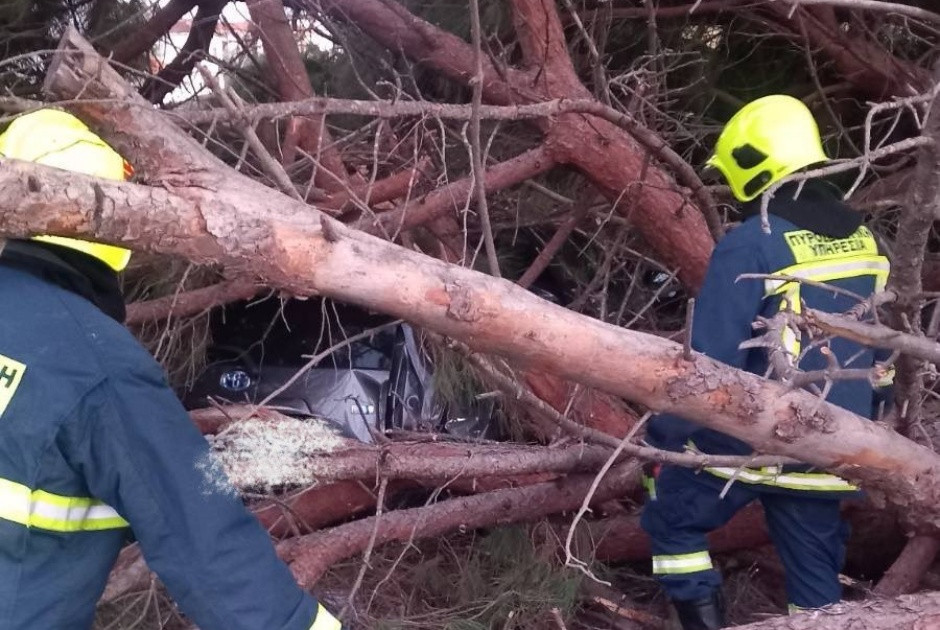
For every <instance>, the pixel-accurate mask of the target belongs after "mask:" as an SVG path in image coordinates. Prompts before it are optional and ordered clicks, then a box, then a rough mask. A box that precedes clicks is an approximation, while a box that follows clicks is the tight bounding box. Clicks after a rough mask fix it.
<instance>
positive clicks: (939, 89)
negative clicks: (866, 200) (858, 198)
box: [845, 83, 940, 199]
mask: <svg viewBox="0 0 940 630" xmlns="http://www.w3.org/2000/svg"><path fill="white" fill-rule="evenodd" d="M938 93H940V83H938V84H937V85H935V86H934V88H933V89H932V90H930V91H929V92H926V93H924V94H917V95H915V96H908V97H906V98H898V99H895V100H893V101H891V102H889V103H878V104H876V105H874V106H872V107H871V109H869V110H868V113H867V114H866V115H865V125H864V129H865V148H864V154H863V155H862V158H863V160H862V168H861V169H859V173H858V177H856V178H855V182H854V183H853V184H852V186H851V187H850V188H849V190H848V192H847V193H845V198H846V199H848V198H850V197H851V196H852V194H853V193H854V192H855V191H856V190H857V189H858V187H859V186H860V185H861V183H862V180H863V179H864V178H865V174H866V173H867V172H868V167H869V165H870V164H871V158H870V157H869V155H870V152H871V129H872V122H873V120H874V118H875V114H877V113H879V112H883V111H887V110H889V109H898V108H902V107H910V106H912V105H914V104H915V103H923V102H929V101H931V100H933V99H934V98H936V96H937V94H938Z"/></svg>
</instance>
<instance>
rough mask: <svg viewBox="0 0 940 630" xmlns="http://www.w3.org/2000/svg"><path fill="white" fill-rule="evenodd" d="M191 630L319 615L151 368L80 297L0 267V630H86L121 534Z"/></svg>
mask: <svg viewBox="0 0 940 630" xmlns="http://www.w3.org/2000/svg"><path fill="white" fill-rule="evenodd" d="M128 525H129V527H130V529H132V530H133V534H134V536H136V538H137V540H138V541H139V542H140V545H141V547H142V550H143V553H144V556H145V558H146V560H147V563H148V565H149V566H150V567H151V568H152V569H153V570H154V571H156V572H157V574H158V575H159V576H160V578H161V580H162V581H163V582H164V583H165V584H166V586H167V588H168V589H169V591H170V593H171V594H172V596H173V598H174V599H175V600H176V602H177V603H178V604H179V605H180V607H181V608H182V610H183V611H184V612H185V613H186V614H187V615H189V616H190V617H191V618H192V619H193V620H194V621H195V622H196V623H197V624H198V625H199V627H201V628H203V630H238V629H241V630H260V629H262V628H263V629H265V630H268V629H272V630H273V629H283V630H307V629H308V628H310V627H311V624H312V623H313V621H314V618H315V616H316V614H317V603H316V602H315V600H313V599H312V598H311V597H310V596H309V595H307V594H306V593H305V592H303V591H302V590H301V589H300V588H299V587H298V586H297V584H296V583H295V582H294V580H293V578H292V576H291V574H290V572H289V570H288V569H287V567H286V566H285V565H284V564H283V563H282V562H281V561H280V560H279V559H278V558H277V556H276V555H275V553H274V550H273V548H272V545H271V542H270V539H269V538H268V536H267V534H266V533H265V531H264V530H263V529H262V527H261V526H260V524H259V523H258V522H257V520H255V518H254V517H253V516H252V515H251V514H250V513H249V512H248V511H247V510H246V509H245V507H244V506H243V505H242V502H241V500H240V498H239V496H238V494H237V493H236V492H235V491H234V489H232V488H231V486H230V485H228V483H227V481H226V480H225V479H224V476H222V475H221V471H220V470H219V469H218V466H216V465H214V464H213V462H212V460H211V459H210V458H209V449H208V444H207V443H206V441H205V439H204V438H203V437H202V436H201V435H200V434H199V432H198V431H197V430H196V428H195V427H194V426H193V424H192V423H191V421H190V420H189V417H188V415H187V413H186V412H185V411H184V409H183V408H182V406H181V405H180V403H179V402H178V400H177V399H176V397H175V396H174V394H173V392H172V391H171V390H170V389H169V388H168V387H167V384H166V383H165V381H164V376H163V373H162V370H161V369H160V367H159V366H158V365H157V364H156V362H155V361H154V360H153V358H152V357H151V356H150V355H149V354H148V353H147V352H146V351H145V350H144V349H143V348H142V347H141V346H140V345H139V344H138V343H137V341H136V340H135V339H134V338H133V337H132V336H131V335H130V333H129V332H128V331H127V330H126V329H125V328H124V327H123V326H122V325H120V324H119V323H118V322H116V321H114V320H113V319H111V318H109V317H108V316H107V315H105V314H104V313H103V312H102V311H100V310H99V309H98V308H97V307H96V306H94V305H93V304H92V303H91V302H89V301H88V300H86V299H85V298H83V297H80V296H79V295H77V294H75V293H73V292H71V291H67V290H65V289H63V288H60V287H58V286H56V285H53V284H51V283H49V282H45V281H43V280H41V279H39V278H38V277H36V276H35V275H32V274H30V273H27V272H25V271H22V270H19V269H15V268H11V267H8V266H3V265H0V630H14V629H15V630H38V629H42V630H62V629H75V628H89V627H91V624H92V620H93V615H94V610H95V604H96V602H97V600H98V598H99V597H100V595H101V593H102V591H103V589H104V586H105V582H106V579H107V577H108V573H109V570H110V569H111V566H112V564H113V562H114V560H115V558H116V556H117V553H118V551H119V550H120V548H121V546H122V544H124V542H125V541H126V540H127V539H128V535H129V533H130V529H129V528H128Z"/></svg>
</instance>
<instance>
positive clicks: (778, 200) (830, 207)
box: [741, 179, 863, 238]
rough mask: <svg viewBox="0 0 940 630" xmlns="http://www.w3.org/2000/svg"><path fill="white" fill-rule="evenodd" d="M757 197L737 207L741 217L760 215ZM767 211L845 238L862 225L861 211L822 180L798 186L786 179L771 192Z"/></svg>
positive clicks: (821, 232)
mask: <svg viewBox="0 0 940 630" xmlns="http://www.w3.org/2000/svg"><path fill="white" fill-rule="evenodd" d="M760 199H761V198H760V197H758V198H757V199H754V200H753V201H749V202H747V203H746V204H744V205H743V206H742V208H741V211H742V213H743V214H744V218H745V219H747V218H750V217H752V216H755V215H758V214H760V203H761V202H760ZM767 211H768V212H770V213H771V214H775V215H776V216H778V217H780V218H781V219H786V220H787V221H789V222H790V223H792V224H793V225H795V226H797V227H799V228H802V229H804V230H809V231H810V232H815V233H816V234H821V235H823V236H828V237H831V238H847V237H849V236H851V235H852V234H854V233H855V231H856V230H857V229H858V228H859V226H860V225H861V224H862V218H863V217H862V213H860V212H857V211H855V210H853V209H852V208H851V207H849V206H848V205H847V204H846V203H844V202H843V201H842V194H841V192H840V190H839V188H838V187H837V186H836V185H835V184H833V183H832V182H829V181H827V180H825V179H811V180H808V181H807V182H806V183H805V184H804V185H803V188H802V189H800V186H799V183H798V182H788V183H786V184H784V185H783V186H781V187H780V188H779V189H777V191H776V192H775V193H774V196H773V197H772V198H771V200H770V203H769V204H768V205H767Z"/></svg>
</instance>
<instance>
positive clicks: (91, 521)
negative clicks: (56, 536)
mask: <svg viewBox="0 0 940 630" xmlns="http://www.w3.org/2000/svg"><path fill="white" fill-rule="evenodd" d="M0 519H4V520H7V521H13V522H14V523H19V524H20V525H24V526H26V527H35V528H38V529H46V530H49V531H54V532H82V531H100V530H104V529H119V528H122V527H128V522H127V521H125V520H124V519H123V518H121V516H120V515H119V514H118V513H117V512H116V511H115V510H114V508H111V507H109V506H107V505H105V504H104V503H102V502H101V501H99V500H97V499H92V498H90V497H69V496H63V495H60V494H52V493H51V492H46V491H45V490H31V489H30V488H29V487H27V486H24V485H23V484H21V483H16V482H14V481H10V480H9V479H0Z"/></svg>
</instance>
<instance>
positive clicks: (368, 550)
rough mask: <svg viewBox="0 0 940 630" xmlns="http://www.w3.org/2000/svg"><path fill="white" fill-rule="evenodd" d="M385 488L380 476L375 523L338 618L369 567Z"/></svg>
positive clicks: (377, 532)
mask: <svg viewBox="0 0 940 630" xmlns="http://www.w3.org/2000/svg"><path fill="white" fill-rule="evenodd" d="M387 488H388V478H387V477H382V481H381V483H380V484H379V496H378V498H377V499H376V501H375V524H374V527H373V528H372V535H371V536H370V537H369V544H368V545H366V549H365V551H364V552H363V553H362V566H361V567H360V568H359V574H358V575H357V576H356V581H355V582H353V585H352V588H351V589H350V591H349V597H347V598H346V604H345V605H344V606H343V608H342V610H340V611H339V617H340V619H344V618H345V617H346V611H348V610H349V609H350V608H352V607H353V606H354V605H355V604H354V602H355V599H356V593H357V592H359V588H360V587H361V586H362V580H363V579H364V578H365V576H366V571H367V570H368V568H369V558H371V557H372V550H373V549H375V539H376V537H377V536H378V534H379V525H380V524H381V523H382V512H383V510H384V509H385V490H386V489H387Z"/></svg>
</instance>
